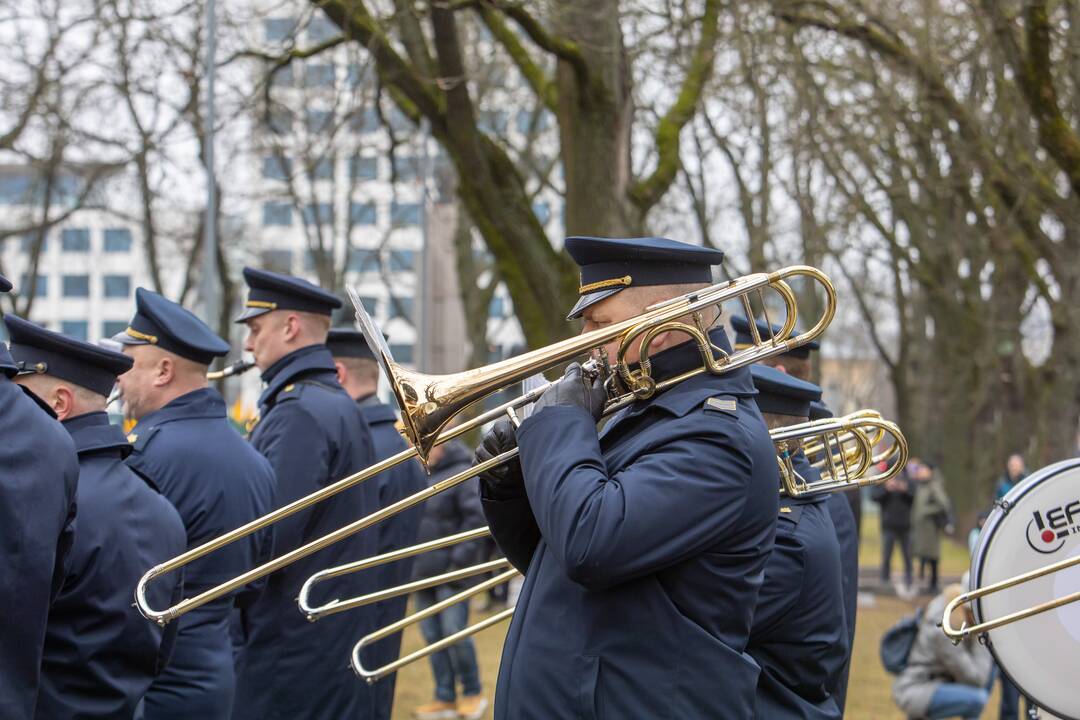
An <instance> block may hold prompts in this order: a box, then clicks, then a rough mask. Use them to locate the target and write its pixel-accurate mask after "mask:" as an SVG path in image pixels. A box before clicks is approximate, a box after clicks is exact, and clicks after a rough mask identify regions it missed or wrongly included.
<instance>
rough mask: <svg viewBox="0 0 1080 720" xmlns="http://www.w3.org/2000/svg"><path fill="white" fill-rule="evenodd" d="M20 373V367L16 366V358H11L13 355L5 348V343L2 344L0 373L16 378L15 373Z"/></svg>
mask: <svg viewBox="0 0 1080 720" xmlns="http://www.w3.org/2000/svg"><path fill="white" fill-rule="evenodd" d="M17 371H18V367H17V366H16V365H15V360H14V358H12V357H11V353H10V352H8V349H7V348H6V347H4V345H3V343H0V373H3V374H4V375H7V376H8V377H15V373H16V372H17Z"/></svg>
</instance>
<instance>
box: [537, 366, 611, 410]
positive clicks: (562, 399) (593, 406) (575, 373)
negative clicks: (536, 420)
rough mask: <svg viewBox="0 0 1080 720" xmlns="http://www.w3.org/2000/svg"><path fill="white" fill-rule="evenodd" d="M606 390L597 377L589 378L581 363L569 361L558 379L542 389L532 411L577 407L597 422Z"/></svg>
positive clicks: (605, 397) (604, 400)
mask: <svg viewBox="0 0 1080 720" xmlns="http://www.w3.org/2000/svg"><path fill="white" fill-rule="evenodd" d="M606 401H607V391H605V390H604V384H603V383H602V382H601V381H600V378H599V377H593V378H589V377H586V376H585V374H584V373H583V372H582V371H581V365H579V364H578V363H570V364H569V365H567V366H566V372H565V373H563V376H562V378H561V379H560V380H558V381H556V382H555V384H554V385H552V386H551V387H549V388H548V389H547V390H545V391H544V394H543V395H541V396H540V399H539V400H537V401H536V404H535V405H534V406H533V413H538V412H540V411H541V410H543V409H544V408H546V407H579V408H582V409H583V410H585V411H586V412H587V413H589V414H590V415H592V416H593V420H596V421H598V422H599V420H600V417H601V415H603V413H604V404H605V403H606Z"/></svg>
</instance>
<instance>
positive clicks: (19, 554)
mask: <svg viewBox="0 0 1080 720" xmlns="http://www.w3.org/2000/svg"><path fill="white" fill-rule="evenodd" d="M13 368H14V364H13V363H12V362H11V356H10V355H8V352H7V349H6V348H5V347H4V346H3V345H2V344H0V371H3V370H8V371H10V370H12V369H13ZM78 478H79V466H78V460H77V459H76V456H75V445H74V443H73V442H72V440H71V436H70V435H68V434H67V432H65V431H64V428H62V427H61V426H60V423H58V422H57V421H56V416H55V414H53V412H52V410H51V409H49V408H48V407H46V406H45V405H44V404H42V403H41V402H40V401H38V400H37V398H36V397H34V396H33V394H32V393H30V392H28V391H24V390H23V388H22V387H20V386H18V385H16V384H15V383H13V382H12V381H11V380H9V379H8V378H7V376H6V375H4V374H2V373H0V607H2V608H4V611H3V612H0V717H2V718H4V719H5V720H9V719H10V720H22V719H23V718H30V717H33V714H34V702H35V700H36V698H37V692H38V680H39V678H40V673H41V652H42V647H43V645H44V642H45V622H46V617H47V615H48V612H49V604H50V603H51V602H52V599H53V598H54V597H55V596H56V593H57V592H58V591H59V589H60V584H61V582H62V580H63V577H64V565H65V561H66V558H67V554H68V550H69V549H70V547H71V542H72V537H73V533H74V528H73V527H72V525H73V520H74V517H75V490H76V486H77V483H78Z"/></svg>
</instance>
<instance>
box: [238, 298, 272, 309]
mask: <svg viewBox="0 0 1080 720" xmlns="http://www.w3.org/2000/svg"><path fill="white" fill-rule="evenodd" d="M244 306H245V307H250V308H265V309H267V310H277V303H275V302H267V301H265V300H248V301H247V302H246V303H244Z"/></svg>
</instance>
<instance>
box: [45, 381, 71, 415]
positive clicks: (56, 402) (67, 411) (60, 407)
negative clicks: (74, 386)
mask: <svg viewBox="0 0 1080 720" xmlns="http://www.w3.org/2000/svg"><path fill="white" fill-rule="evenodd" d="M51 395H52V397H51V398H49V400H48V402H49V404H50V405H52V409H53V412H55V413H56V417H57V419H59V420H66V419H67V418H69V417H71V414H72V413H73V412H75V393H73V392H72V391H71V388H69V387H67V386H66V385H56V386H55V387H53V391H52V393H51Z"/></svg>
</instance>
